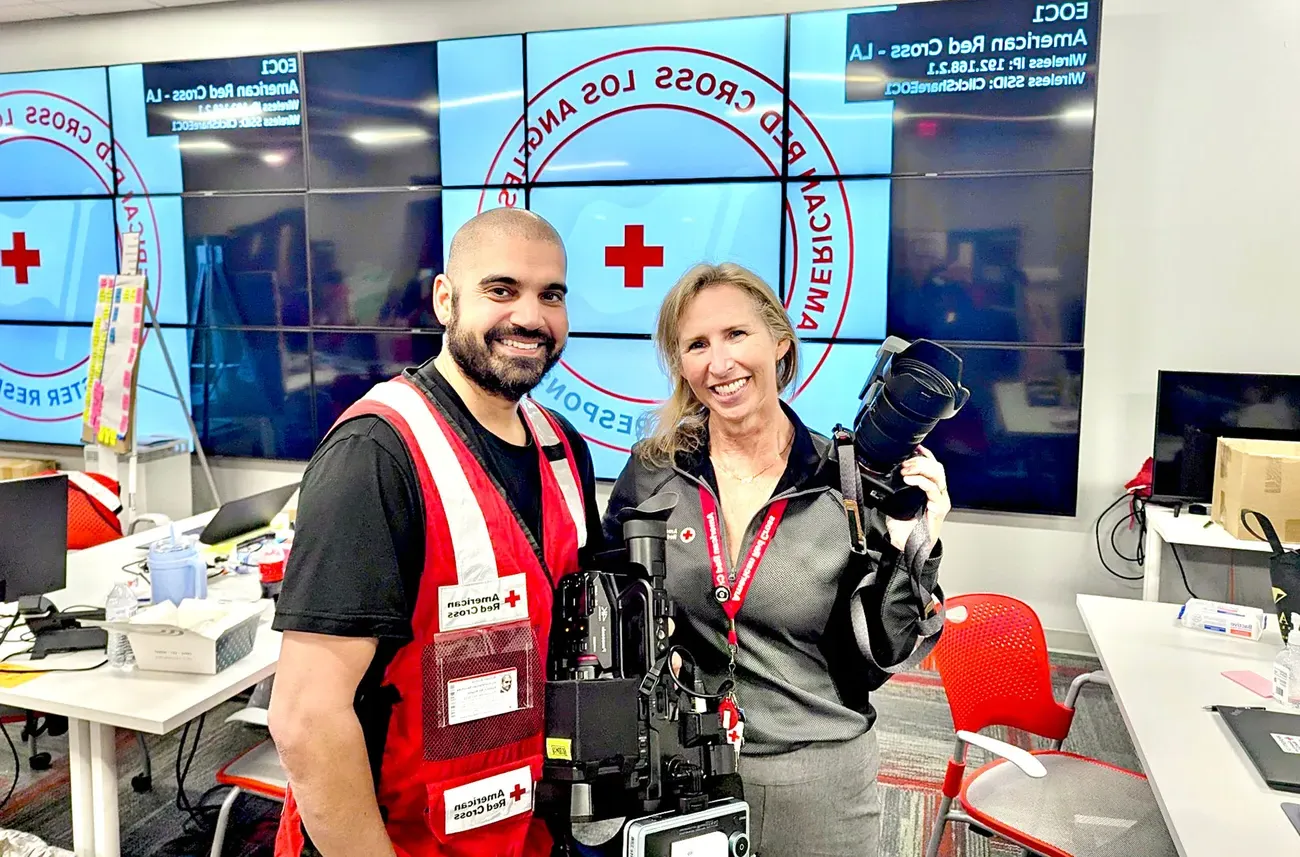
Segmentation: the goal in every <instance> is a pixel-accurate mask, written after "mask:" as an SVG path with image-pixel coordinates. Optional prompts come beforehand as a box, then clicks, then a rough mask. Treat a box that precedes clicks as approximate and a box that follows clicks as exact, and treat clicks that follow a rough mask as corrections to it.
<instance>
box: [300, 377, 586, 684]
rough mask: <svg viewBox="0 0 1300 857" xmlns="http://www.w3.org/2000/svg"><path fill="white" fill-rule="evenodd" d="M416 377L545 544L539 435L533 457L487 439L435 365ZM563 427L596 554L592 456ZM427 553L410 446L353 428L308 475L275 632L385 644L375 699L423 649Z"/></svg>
mask: <svg viewBox="0 0 1300 857" xmlns="http://www.w3.org/2000/svg"><path fill="white" fill-rule="evenodd" d="M408 377H409V378H410V379H411V380H412V381H414V382H415V383H416V384H417V385H418V386H419V387H421V388H422V389H423V390H424V391H425V393H426V394H427V395H429V396H431V397H433V398H434V399H435V400H436V401H437V402H438V403H440V404H441V405H442V407H443V411H444V412H445V413H446V414H447V415H448V416H449V417H450V419H451V422H452V424H453V425H454V426H455V427H456V428H458V429H459V433H460V434H461V436H462V438H463V439H464V440H465V441H466V443H467V444H468V446H469V448H470V450H471V451H472V452H473V453H474V454H475V456H476V457H477V458H478V459H479V461H481V462H482V463H483V464H484V465H485V469H486V470H487V472H488V474H489V475H490V476H491V477H492V478H493V480H494V481H495V482H496V484H497V486H498V487H499V488H500V489H501V491H502V493H503V494H504V495H505V497H506V499H507V501H508V503H509V504H510V506H511V507H512V508H513V509H514V510H515V513H516V515H517V516H518V517H519V518H520V520H521V521H522V523H523V524H524V526H525V532H526V533H527V534H528V535H529V536H530V537H531V538H532V540H533V541H534V542H536V543H538V544H540V543H541V536H542V533H541V529H542V520H541V518H542V502H541V493H542V482H541V470H540V468H539V464H538V456H537V448H536V446H535V445H534V442H533V439H532V436H531V432H528V434H529V440H528V444H527V445H526V446H516V445H514V444H511V443H508V442H506V441H504V440H502V439H500V438H498V437H497V436H496V435H494V434H492V433H491V432H489V431H487V430H486V429H484V428H483V427H482V426H481V425H479V423H478V422H477V421H476V420H475V419H474V417H473V416H472V415H471V414H470V413H469V411H468V410H467V409H466V408H465V405H464V402H463V401H462V400H461V398H460V396H459V395H458V394H457V393H456V391H455V390H454V389H453V388H452V387H451V385H450V384H448V383H447V381H446V379H444V378H443V377H442V376H441V375H440V374H439V373H438V370H437V369H436V368H434V366H433V363H432V361H430V362H429V363H426V364H424V365H423V366H421V367H420V368H419V369H416V370H411V371H410V372H409V373H408ZM520 420H523V416H522V414H521V415H520ZM559 421H560V423H561V425H562V427H563V429H564V433H565V434H566V435H567V436H568V441H569V445H570V447H571V448H572V449H573V454H574V459H575V460H576V462H577V465H578V475H579V478H580V480H581V485H582V492H583V499H584V501H585V504H586V519H587V540H588V550H592V549H594V548H595V546H596V545H597V544H598V543H599V542H600V539H601V528H600V516H599V512H598V510H597V508H596V491H595V486H596V480H595V475H594V470H593V468H592V464H591V452H590V450H589V449H588V448H587V444H586V441H584V440H583V439H582V437H581V436H580V435H579V434H578V431H577V429H575V428H574V427H573V425H572V424H570V423H569V422H568V421H567V420H565V419H564V418H563V417H559ZM524 425H525V429H527V423H526V422H525V423H524ZM424 543H425V533H424V504H423V500H422V497H421V494H420V486H419V479H418V477H417V475H416V472H415V466H414V464H413V463H412V461H411V458H410V456H409V454H408V453H407V451H406V446H405V444H404V443H403V442H402V439H401V438H400V437H399V436H398V434H397V432H396V431H395V430H394V429H393V428H392V427H391V426H390V425H389V424H388V423H386V422H385V421H384V420H383V419H381V418H379V417H376V416H362V417H357V418H355V419H352V420H349V421H348V422H346V423H344V424H343V425H341V426H339V427H338V428H337V429H335V430H334V431H333V432H332V433H331V434H330V435H329V436H328V437H327V438H326V439H325V440H324V442H323V443H322V444H321V445H320V447H319V448H318V449H317V450H316V453H315V455H313V456H312V459H311V461H310V463H309V464H308V465H307V469H306V471H305V472H304V474H303V480H302V488H301V492H300V494H299V498H298V518H297V529H296V531H295V533H294V540H293V550H292V551H291V552H290V554H289V564H288V567H287V568H286V569H285V575H284V584H283V588H282V591H281V593H280V598H279V601H278V603H277V605H276V610H275V621H274V627H275V628H276V629H277V630H280V631H304V632H309V633H315V634H329V635H334V636H346V637H377V638H379V640H380V646H379V651H378V652H377V653H376V656H375V659H374V661H373V662H372V664H371V669H370V671H369V672H368V674H367V676H366V679H365V680H363V682H362V687H361V688H359V689H358V695H359V696H361V695H364V693H365V691H366V690H367V686H369V687H373V686H374V685H375V684H376V683H377V682H378V680H379V678H380V677H381V676H382V675H383V672H384V669H385V668H386V667H387V665H388V663H389V662H390V661H391V660H392V657H393V655H394V654H395V653H396V651H397V650H398V649H399V648H401V646H403V645H404V644H406V643H407V642H408V641H410V640H411V638H412V627H411V622H412V618H413V616H414V615H415V600H416V596H417V595H418V594H419V590H420V576H421V573H422V572H423V570H424Z"/></svg>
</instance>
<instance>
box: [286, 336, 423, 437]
mask: <svg viewBox="0 0 1300 857" xmlns="http://www.w3.org/2000/svg"><path fill="white" fill-rule="evenodd" d="M311 337H312V372H313V378H314V380H315V383H316V427H317V431H318V432H319V433H320V435H321V436H322V437H323V436H324V435H325V434H326V433H327V432H328V431H329V430H330V427H331V426H333V425H334V423H335V421H336V420H338V418H339V417H340V416H342V415H343V412H344V411H345V410H347V409H348V408H349V407H350V406H351V405H352V404H353V403H354V402H356V401H357V400H358V399H360V398H361V397H362V396H364V395H365V394H366V393H368V392H370V388H371V387H373V386H375V385H376V384H379V383H382V382H384V381H388V380H391V379H392V378H394V377H396V376H397V375H399V374H401V372H402V370H404V369H406V368H407V367H409V366H419V365H420V364H422V363H424V362H425V361H426V360H429V359H430V358H432V357H435V356H437V354H438V351H439V350H440V349H441V348H442V336H441V335H440V334H436V333H407V332H393V333H388V332H384V333H351V332H344V331H323V330H317V331H313V332H312V335H311Z"/></svg>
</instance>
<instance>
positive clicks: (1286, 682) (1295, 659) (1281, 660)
mask: <svg viewBox="0 0 1300 857" xmlns="http://www.w3.org/2000/svg"><path fill="white" fill-rule="evenodd" d="M1291 622H1292V625H1291V627H1292V628H1293V629H1295V627H1296V624H1295V623H1296V622H1300V613H1292V614H1291ZM1273 699H1275V700H1277V701H1278V702H1279V703H1281V704H1282V706H1283V707H1284V708H1289V709H1291V710H1293V711H1300V633H1297V632H1296V631H1295V630H1292V631H1291V635H1290V641H1289V642H1288V643H1287V645H1286V648H1284V649H1282V651H1281V652H1279V653H1278V655H1277V658H1276V659H1275V660H1274V661H1273Z"/></svg>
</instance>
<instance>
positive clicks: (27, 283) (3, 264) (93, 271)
mask: <svg viewBox="0 0 1300 857" xmlns="http://www.w3.org/2000/svg"><path fill="white" fill-rule="evenodd" d="M116 273H117V242H116V241H115V240H114V232H113V202H112V200H109V199H79V200H71V199H68V200H64V199H57V200H55V199H51V200H40V201H36V202H19V201H16V200H15V201H8V202H0V319H6V320H11V321H70V322H90V321H92V320H93V319H94V317H95V301H96V299H97V298H98V294H99V277H100V275H101V274H116Z"/></svg>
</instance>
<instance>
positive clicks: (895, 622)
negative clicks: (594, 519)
mask: <svg viewBox="0 0 1300 857" xmlns="http://www.w3.org/2000/svg"><path fill="white" fill-rule="evenodd" d="M783 407H784V408H785V411H786V414H787V416H789V417H790V419H791V421H792V422H793V424H794V427H795V437H794V441H793V443H792V446H791V450H790V458H789V462H788V464H787V466H786V471H785V473H784V474H783V476H782V478H781V480H780V482H779V483H778V484H777V487H776V489H775V490H774V492H773V496H772V499H771V500H770V501H769V504H770V503H771V502H774V501H776V500H778V499H782V498H784V499H786V501H787V505H786V510H785V514H784V516H783V517H782V519H781V523H780V525H779V527H778V529H777V531H776V534H775V535H774V536H773V537H772V538H771V541H770V543H769V546H768V549H767V552H766V554H765V556H764V557H763V560H762V563H761V564H760V566H759V568H758V570H757V572H756V573H755V574H754V577H753V579H752V581H751V583H750V589H749V594H748V596H747V598H746V600H745V602H744V606H743V607H742V609H741V611H740V614H739V616H738V617H737V618H736V628H737V632H738V638H739V655H738V656H737V659H736V661H737V665H736V689H737V693H738V695H739V699H740V705H741V707H742V709H743V710H744V713H745V745H744V751H743V752H744V753H746V754H763V755H768V754H774V753H783V752H787V751H790V750H793V749H797V748H799V747H801V746H804V745H806V744H809V743H812V742H817V741H827V742H837V741H848V740H851V739H853V738H856V737H858V736H860V735H862V734H864V733H865V732H867V731H868V730H869V729H870V728H871V726H872V724H873V723H874V721H875V710H874V709H873V708H872V707H871V704H870V702H869V699H868V696H869V692H870V691H872V690H875V689H876V688H878V687H879V686H880V685H881V684H883V683H884V681H885V680H886V679H887V678H888V672H889V671H893V670H895V669H897V668H899V667H900V666H901V665H904V664H910V663H911V662H912V661H913V660H915V657H914V656H915V654H916V653H917V652H918V646H919V644H920V643H921V642H923V641H925V640H926V639H927V638H928V639H929V640H930V641H931V642H932V641H933V639H934V635H935V634H937V633H938V630H939V628H940V627H941V626H942V611H941V609H935V601H934V600H933V599H932V598H931V595H932V593H937V591H938V590H937V586H936V581H937V577H938V568H939V559H940V553H941V549H940V546H939V545H934V546H933V547H931V546H930V545H929V544H928V538H927V537H926V536H925V535H924V524H923V523H918V526H917V529H918V530H920V531H921V532H919V533H916V534H914V537H913V538H912V539H911V540H909V543H908V546H907V548H908V549H907V550H906V551H899V550H897V549H895V548H894V547H893V545H892V544H891V543H890V542H889V538H888V535H887V533H886V530H885V522H884V517H883V515H881V514H880V513H879V512H878V511H875V510H871V511H868V512H866V513H865V520H864V524H865V526H866V535H867V545H866V546H867V552H866V554H865V555H861V554H854V553H853V551H852V550H851V540H850V531H849V525H848V521H847V518H846V517H845V512H844V507H843V505H842V494H841V492H840V488H839V486H840V472H839V464H838V460H837V457H836V451H835V445H834V444H833V443H832V442H831V440H830V439H828V438H826V437H824V436H822V435H819V434H815V433H813V432H810V431H809V430H808V429H807V428H806V427H805V426H804V425H803V423H802V422H801V421H800V420H799V418H798V417H797V416H796V415H795V413H794V411H793V410H792V409H791V408H789V407H788V406H786V405H784V403H783ZM701 490H703V491H707V492H710V493H711V494H712V496H713V498H714V501H715V503H716V502H717V497H718V488H717V481H716V478H715V476H714V473H713V468H712V465H711V463H710V462H709V457H708V452H707V449H705V450H701V451H699V452H697V453H695V454H693V455H680V456H678V459H677V462H676V464H675V466H673V467H671V468H669V467H663V468H650V467H647V466H646V465H645V464H644V463H643V462H642V461H641V459H640V458H639V457H638V456H636V455H633V456H632V458H631V460H630V461H629V462H628V464H627V466H626V467H625V469H624V470H623V473H622V475H621V476H620V477H619V479H618V482H617V483H616V484H615V486H614V490H613V494H612V495H611V497H610V501H609V506H608V508H607V511H606V514H605V520H604V530H605V537H606V539H607V540H608V541H609V542H610V543H611V544H617V543H621V539H622V536H621V531H620V527H619V524H618V523H617V516H618V514H619V512H620V510H622V509H624V508H626V507H628V506H637V505H640V504H641V503H643V502H644V501H646V500H647V499H649V498H650V497H652V496H655V495H658V494H662V493H664V492H668V491H671V492H674V493H676V494H677V495H678V501H677V506H676V508H675V509H674V510H673V513H672V516H671V518H670V519H669V522H668V527H669V530H668V536H669V538H668V546H667V587H668V591H669V593H670V595H671V597H672V598H673V600H674V602H675V603H676V605H677V632H676V634H675V635H674V637H673V642H674V643H675V644H679V645H682V646H684V647H685V648H687V649H688V650H689V651H690V653H691V654H692V655H693V656H694V659H695V661H696V664H697V665H698V667H699V670H700V673H701V675H702V677H703V678H704V681H705V684H706V688H707V689H708V691H709V692H714V691H716V690H717V689H718V686H719V685H720V684H721V683H722V681H723V680H724V679H725V678H726V677H727V663H728V649H727V639H726V629H727V619H726V615H725V614H724V613H723V610H722V606H721V605H720V604H719V603H718V601H717V600H715V598H714V594H713V580H712V574H711V571H710V566H709V554H708V548H707V544H706V542H707V539H706V538H705V537H704V535H703V533H704V518H703V506H702V503H701V497H700V492H701ZM718 507H719V508H720V507H721V504H720V503H719V504H718ZM766 513H767V506H764V508H763V509H762V510H760V511H759V512H758V513H757V514H756V515H755V516H754V519H753V520H752V521H751V522H750V525H749V528H748V529H747V530H746V532H745V544H744V546H743V549H742V550H741V551H740V552H739V556H740V557H741V563H743V562H744V558H745V556H746V554H747V553H748V551H749V548H750V546H751V545H752V543H753V540H754V537H755V535H756V531H757V529H758V528H759V527H760V526H761V525H762V523H763V521H764V519H765V518H766ZM719 530H721V537H722V539H723V545H722V555H723V558H724V559H723V562H724V563H725V564H726V565H727V567H728V568H729V573H730V575H731V581H734V579H735V577H734V575H735V573H736V569H735V568H731V566H730V557H731V552H730V551H729V550H728V548H727V546H726V542H725V540H726V532H725V527H722V526H719ZM873 572H874V573H873ZM940 597H941V596H940ZM855 614H856V615H855ZM882 668H883V669H882Z"/></svg>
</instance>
